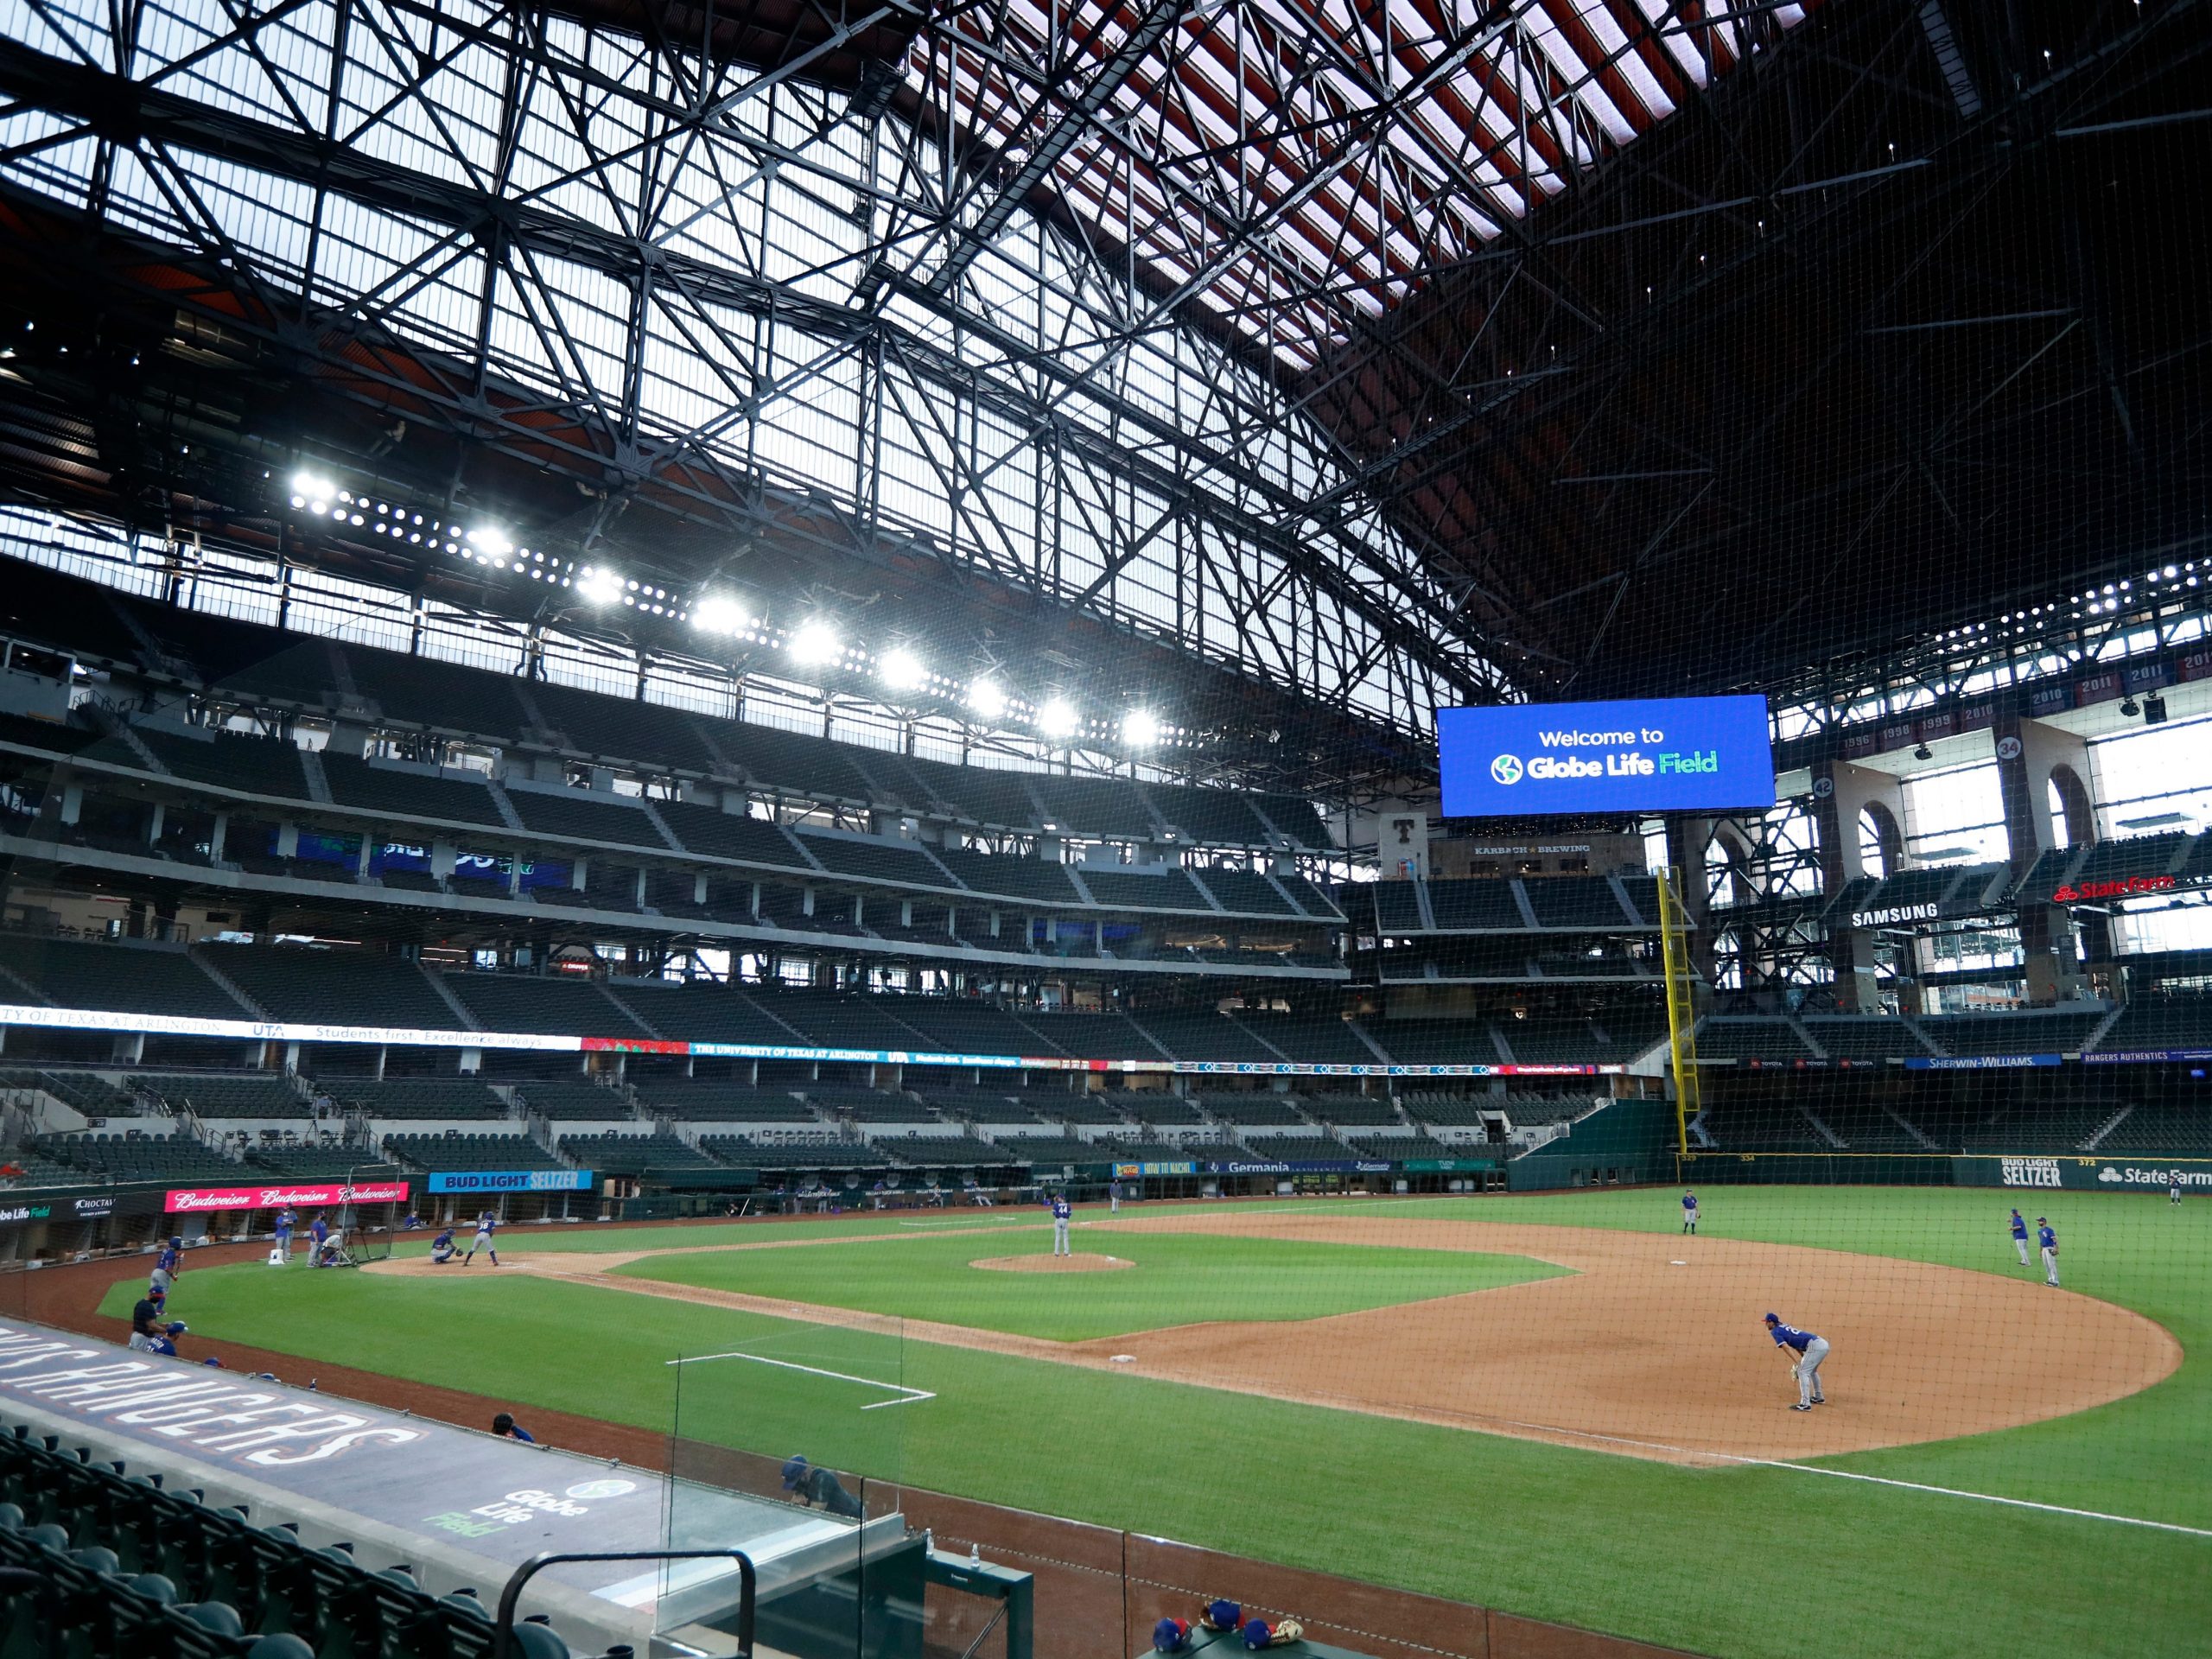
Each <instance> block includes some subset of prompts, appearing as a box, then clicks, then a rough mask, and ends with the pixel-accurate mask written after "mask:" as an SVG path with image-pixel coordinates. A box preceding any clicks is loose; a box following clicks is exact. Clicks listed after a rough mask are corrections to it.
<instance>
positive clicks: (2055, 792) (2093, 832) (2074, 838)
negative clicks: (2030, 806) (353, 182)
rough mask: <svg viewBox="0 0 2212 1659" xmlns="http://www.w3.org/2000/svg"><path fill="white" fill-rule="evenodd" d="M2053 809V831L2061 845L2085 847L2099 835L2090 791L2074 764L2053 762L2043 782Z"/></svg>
mask: <svg viewBox="0 0 2212 1659" xmlns="http://www.w3.org/2000/svg"><path fill="white" fill-rule="evenodd" d="M2044 791H2045V794H2044V800H2045V802H2046V803H2047V804H2048V805H2049V807H2050V833H2051V835H2052V836H2053V838H2054V839H2055V840H2056V842H2058V844H2059V845H2060V846H2062V847H2083V846H2087V845H2088V843H2089V842H2093V841H2094V840H2095V839H2096V838H2097V820H2096V815H2095V814H2094V812H2093V811H2091V810H2090V808H2089V791H2088V789H2086V788H2085V787H2083V785H2082V779H2081V775H2080V774H2079V773H2077V772H2075V770H2074V768H2073V767H2071V766H2053V767H2052V768H2051V769H2050V781H2049V782H2047V783H2046V784H2045V785H2044Z"/></svg>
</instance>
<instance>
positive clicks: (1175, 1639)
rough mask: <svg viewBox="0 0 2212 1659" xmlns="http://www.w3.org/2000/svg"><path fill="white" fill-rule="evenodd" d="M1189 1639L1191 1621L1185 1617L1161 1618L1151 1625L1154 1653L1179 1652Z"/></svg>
mask: <svg viewBox="0 0 2212 1659" xmlns="http://www.w3.org/2000/svg"><path fill="white" fill-rule="evenodd" d="M1190 1640H1191V1622H1190V1620H1188V1619H1186V1618H1163V1619H1161V1620H1160V1623H1159V1624H1155V1625H1154V1626H1153V1627H1152V1650H1153V1651H1154V1653H1180V1652H1182V1651H1183V1649H1184V1648H1185V1646H1187V1645H1188V1644H1189V1643H1190Z"/></svg>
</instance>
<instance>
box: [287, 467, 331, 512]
mask: <svg viewBox="0 0 2212 1659" xmlns="http://www.w3.org/2000/svg"><path fill="white" fill-rule="evenodd" d="M337 493H338V486H336V485H335V484H334V483H332V482H331V481H330V480H328V479H327V478H325V477H323V476H322V474H320V473H315V472H310V471H308V469H307V468H306V467H302V468H301V469H300V470H299V471H298V472H296V473H294V474H292V505H294V506H295V507H304V508H306V509H307V510H308V512H317V513H321V512H329V511H330V499H331V497H333V496H334V495H336V494H337Z"/></svg>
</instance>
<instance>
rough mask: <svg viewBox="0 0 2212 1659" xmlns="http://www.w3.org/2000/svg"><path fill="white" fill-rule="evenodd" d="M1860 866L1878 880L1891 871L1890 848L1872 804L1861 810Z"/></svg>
mask: <svg viewBox="0 0 2212 1659" xmlns="http://www.w3.org/2000/svg"><path fill="white" fill-rule="evenodd" d="M1859 868H1861V869H1862V870H1864V871H1865V872H1866V874H1868V875H1871V876H1872V877H1873V878H1874V879H1875V880H1881V879H1882V878H1883V877H1885V876H1886V875H1887V874H1889V873H1890V849H1889V848H1888V847H1887V846H1886V845H1885V844H1884V842H1883V839H1882V821H1881V820H1880V819H1879V818H1878V817H1875V816H1874V809H1873V808H1872V807H1871V806H1868V807H1862V808H1860V809H1859Z"/></svg>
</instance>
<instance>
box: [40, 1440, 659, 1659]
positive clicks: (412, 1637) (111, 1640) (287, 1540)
mask: <svg viewBox="0 0 2212 1659" xmlns="http://www.w3.org/2000/svg"><path fill="white" fill-rule="evenodd" d="M0 1567H12V1568H16V1569H17V1573H15V1574H10V1575H9V1578H8V1580H0V1654H3V1655H6V1656H8V1659H18V1656H22V1659H29V1656H45V1655H66V1656H68V1659H108V1656H111V1655H112V1656H117V1659H490V1656H491V1654H492V1651H493V1634H494V1628H493V1620H492V1616H491V1613H490V1611H488V1610H487V1609H486V1606H485V1605H484V1604H483V1602H482V1601H481V1600H480V1599H479V1598H478V1596H477V1595H476V1593H475V1592H474V1591H471V1590H461V1591H456V1592H454V1593H453V1594H450V1595H446V1596H438V1595H434V1594H432V1593H431V1592H429V1591H427V1590H425V1589H423V1587H422V1586H421V1585H419V1584H418V1583H417V1582H416V1578H415V1575H414V1574H413V1573H411V1572H410V1570H409V1569H407V1568H406V1567H387V1568H385V1569H384V1570H382V1571H380V1572H372V1571H371V1570H370V1569H369V1568H368V1567H366V1566H365V1565H364V1564H362V1563H361V1562H359V1561H357V1560H354V1558H353V1553H352V1551H351V1549H350V1548H349V1547H347V1546H346V1545H344V1544H338V1545H334V1546H330V1547H327V1548H313V1547H311V1546H309V1545H308V1544H307V1543H306V1542H304V1541H302V1539H301V1537H300V1535H299V1533H298V1530H297V1529H296V1528H295V1527H293V1526H291V1525H289V1524H279V1525H273V1526H263V1525H258V1524H257V1523H256V1522H255V1521H254V1519H253V1518H252V1516H251V1515H250V1514H249V1513H248V1511H247V1510H244V1509H239V1508H218V1507H215V1506H213V1505H211V1504H208V1503H205V1502H203V1501H202V1498H201V1495H200V1493H199V1492H197V1491H178V1490H173V1489H171V1488H170V1487H169V1486H168V1485H167V1484H165V1483H164V1482H163V1481H162V1478H161V1477H160V1476H159V1475H157V1474H141V1473H135V1472H133V1471H131V1470H130V1468H129V1467H128V1465H123V1464H108V1463H100V1462H97V1461H95V1460H94V1459H92V1456H91V1455H90V1453H89V1452H86V1450H85V1449H84V1448H82V1447H74V1448H73V1447H69V1446H66V1445H65V1444H64V1443H63V1442H62V1441H60V1440H57V1439H54V1437H51V1436H47V1435H41V1434H38V1433H34V1432H33V1431H32V1430H31V1429H30V1428H29V1427H26V1426H24V1425H22V1424H17V1425H15V1426H14V1427H13V1428H12V1429H11V1430H10V1431H9V1432H7V1433H4V1434H0ZM509 1651H510V1653H512V1654H513V1655H516V1656H518V1659H569V1655H570V1649H569V1645H568V1643H566V1642H564V1641H563V1639H562V1638H561V1637H560V1636H558V1635H557V1634H556V1632H555V1631H553V1630H550V1628H548V1627H547V1626H546V1625H545V1624H543V1623H542V1622H530V1623H526V1624H523V1625H520V1626H518V1628H517V1630H516V1631H515V1639H514V1642H513V1643H512V1646H511V1647H510V1649H509ZM628 1652H629V1650H628V1649H614V1650H613V1652H612V1653H610V1654H608V1655H607V1659H616V1656H617V1655H620V1656H625V1659H626V1656H627V1654H628Z"/></svg>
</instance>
